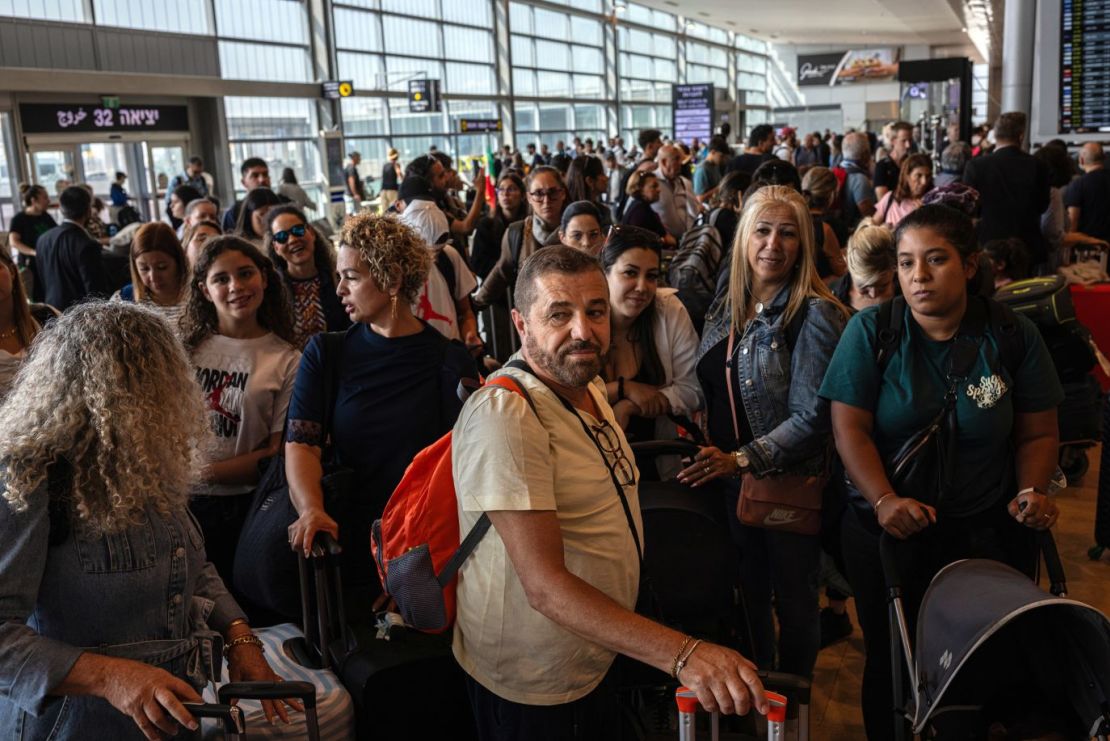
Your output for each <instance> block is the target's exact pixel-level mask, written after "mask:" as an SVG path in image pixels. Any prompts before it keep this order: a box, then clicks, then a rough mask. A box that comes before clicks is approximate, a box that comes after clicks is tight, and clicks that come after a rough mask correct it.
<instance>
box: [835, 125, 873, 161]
mask: <svg viewBox="0 0 1110 741" xmlns="http://www.w3.org/2000/svg"><path fill="white" fill-rule="evenodd" d="M840 150H841V151H842V152H843V153H844V159H848V160H852V161H853V162H859V161H860V160H864V159H867V158H868V157H870V156H871V142H869V141H867V135H866V134H863V133H860V132H858V131H854V132H852V133H851V134H848V135H847V136H845V137H844V143H843V144H841V145H840Z"/></svg>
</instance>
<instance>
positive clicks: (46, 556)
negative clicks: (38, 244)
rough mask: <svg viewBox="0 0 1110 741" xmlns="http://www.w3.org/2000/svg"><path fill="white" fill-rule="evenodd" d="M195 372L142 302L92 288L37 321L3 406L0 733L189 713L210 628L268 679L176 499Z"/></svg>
mask: <svg viewBox="0 0 1110 741" xmlns="http://www.w3.org/2000/svg"><path fill="white" fill-rule="evenodd" d="M192 375H193V374H192V372H191V369H190V368H189V361H188V358H187V357H186V356H185V352H184V351H183V349H182V347H181V343H180V342H179V341H178V340H177V338H176V337H175V336H174V334H173V332H171V331H170V328H169V327H168V326H167V325H166V322H165V321H164V320H162V319H160V318H159V317H158V316H157V315H156V314H154V313H153V312H152V311H151V310H149V309H146V308H143V307H139V306H135V305H134V304H130V303H126V302H100V303H88V304H83V305H80V306H75V307H73V308H71V309H70V310H69V311H68V312H66V313H65V315H63V316H62V317H60V318H58V319H57V320H56V321H54V322H52V323H51V324H50V325H48V326H47V327H46V329H44V330H43V331H42V332H41V334H40V335H39V337H38V338H37V339H36V340H35V343H34V345H33V347H32V348H31V351H30V354H29V357H28V358H27V361H26V363H25V364H24V365H23V367H22V369H21V370H20V372H19V375H18V376H17V384H16V386H15V388H14V390H13V391H12V392H11V394H10V395H9V396H8V397H7V399H6V400H5V402H4V403H3V404H2V405H0V430H3V433H2V434H0V471H3V473H2V474H0V543H3V544H4V545H3V548H2V549H0V687H4V688H5V690H4V692H2V693H0V738H5V739H9V738H22V739H44V738H52V739H86V738H112V739H141V738H144V737H145V738H149V739H155V738H165V737H166V736H172V735H173V734H174V733H175V732H176V731H177V730H178V728H179V725H184V726H187V727H190V728H195V727H196V725H195V724H196V721H195V719H194V718H193V717H192V716H190V714H189V712H188V711H187V710H186V709H185V707H183V705H182V703H183V702H200V696H199V695H198V694H197V691H198V690H199V689H200V688H201V687H203V686H204V684H205V683H206V682H207V681H208V680H210V679H214V677H212V676H211V666H212V665H211V662H210V661H206V660H205V658H206V657H207V658H211V657H212V654H213V651H218V645H219V637H218V636H217V635H216V634H215V632H218V633H221V634H223V638H224V641H225V645H227V646H228V647H229V649H228V662H229V664H228V665H229V670H230V674H231V679H232V681H238V680H264V681H273V680H274V679H276V677H275V676H274V673H273V672H272V671H271V669H270V667H269V666H268V665H267V663H266V660H265V659H264V658H263V655H262V650H261V648H260V645H259V643H258V640H257V639H256V638H254V637H253V636H252V635H251V630H250V626H249V625H247V623H246V620H245V619H244V617H245V616H244V614H243V611H242V610H241V609H240V608H239V605H238V604H236V602H235V600H234V599H233V598H232V597H231V596H230V595H229V594H228V592H227V589H226V588H225V586H224V584H223V582H222V581H221V580H220V578H219V577H218V576H217V575H216V572H215V571H214V570H213V568H212V565H211V564H209V563H208V562H207V559H206V558H205V551H204V542H203V540H202V539H201V534H200V533H199V532H198V531H197V528H196V525H195V524H194V522H193V520H192V518H190V517H189V514H188V512H187V510H186V506H185V505H186V500H187V498H188V496H189V483H190V481H192V480H193V478H194V476H195V475H196V472H197V469H198V465H197V463H198V461H199V460H200V459H201V445H202V442H203V440H204V437H205V421H204V408H203V406H202V405H201V397H200V393H199V389H198V388H197V386H196V383H195V382H194V381H193V377H192ZM82 647H90V648H82ZM217 656H218V655H217ZM216 661H217V662H218V661H219V658H218V657H217V658H216ZM215 666H217V667H218V666H219V664H218V663H217V664H216V665H215ZM275 711H276V712H277V713H278V714H279V715H281V716H282V717H283V718H284V717H286V716H285V710H284V709H282V708H278V707H274V705H273V704H272V703H267V704H266V713H267V715H271V714H272V713H273V712H275Z"/></svg>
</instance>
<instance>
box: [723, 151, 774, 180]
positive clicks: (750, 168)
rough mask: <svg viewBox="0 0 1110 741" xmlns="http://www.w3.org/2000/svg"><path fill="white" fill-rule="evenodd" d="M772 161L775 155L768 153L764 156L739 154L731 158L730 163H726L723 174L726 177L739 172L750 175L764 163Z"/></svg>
mask: <svg viewBox="0 0 1110 741" xmlns="http://www.w3.org/2000/svg"><path fill="white" fill-rule="evenodd" d="M773 159H775V155H773V154H771V153H770V152H765V153H764V154H747V153H745V154H739V155H737V156H735V157H733V158H732V161H731V162H729V163H728V165H727V166H726V167H725V171H724V174H725V175H727V174H729V173H730V172H737V171H739V172H746V173H748V174H749V175H751V174H752V173H754V172H755V171H756V170H757V169H759V166H760V165H762V164H763V163H764V162H766V161H767V160H773Z"/></svg>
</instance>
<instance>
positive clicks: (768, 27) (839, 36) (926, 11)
mask: <svg viewBox="0 0 1110 741" xmlns="http://www.w3.org/2000/svg"><path fill="white" fill-rule="evenodd" d="M637 2H640V3H642V4H644V5H650V6H652V7H654V8H658V9H660V10H665V11H667V12H670V13H676V14H678V15H682V16H684V17H686V18H689V19H692V20H695V21H701V22H704V23H710V24H712V25H715V26H719V27H722V28H727V29H729V30H732V31H736V32H737V33H745V34H749V35H752V36H759V37H760V38H763V39H766V40H768V41H773V42H775V43H780V44H805V45H809V44H820V45H838V44H852V45H855V46H859V45H861V44H862V45H875V44H882V45H896V46H901V45H906V44H911V45H912V44H928V45H930V46H957V47H959V46H965V45H966V46H968V47H969V48H970V47H971V41H970V39H969V38H968V35H967V33H966V31H965V30H964V23H963V20H962V19H961V17H960V16H958V15H957V14H956V11H955V10H954V9H953V3H950V2H949V0H832V1H831V2H817V1H816V0H776V1H775V2H765V1H761V2H754V1H753V0H637Z"/></svg>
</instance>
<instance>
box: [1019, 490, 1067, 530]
mask: <svg viewBox="0 0 1110 741" xmlns="http://www.w3.org/2000/svg"><path fill="white" fill-rule="evenodd" d="M1006 509H1007V510H1008V511H1009V512H1010V516H1011V517H1013V518H1014V519H1015V520H1017V521H1018V522H1020V523H1021V524H1022V525H1025V526H1026V527H1031V528H1033V529H1034V530H1047V529H1048V528H1050V527H1052V526H1053V525H1055V524H1056V520H1057V518H1059V516H1060V509H1059V508H1058V507H1057V506H1056V502H1054V501H1053V500H1052V498H1051V497H1049V496H1047V495H1045V494H1042V493H1041V492H1039V491H1037V490H1026V491H1022V492H1021V493H1020V494H1018V495H1017V496H1016V497H1014V498H1013V499H1012V500H1011V501H1010V503H1009V504H1008V505H1007V506H1006Z"/></svg>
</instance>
